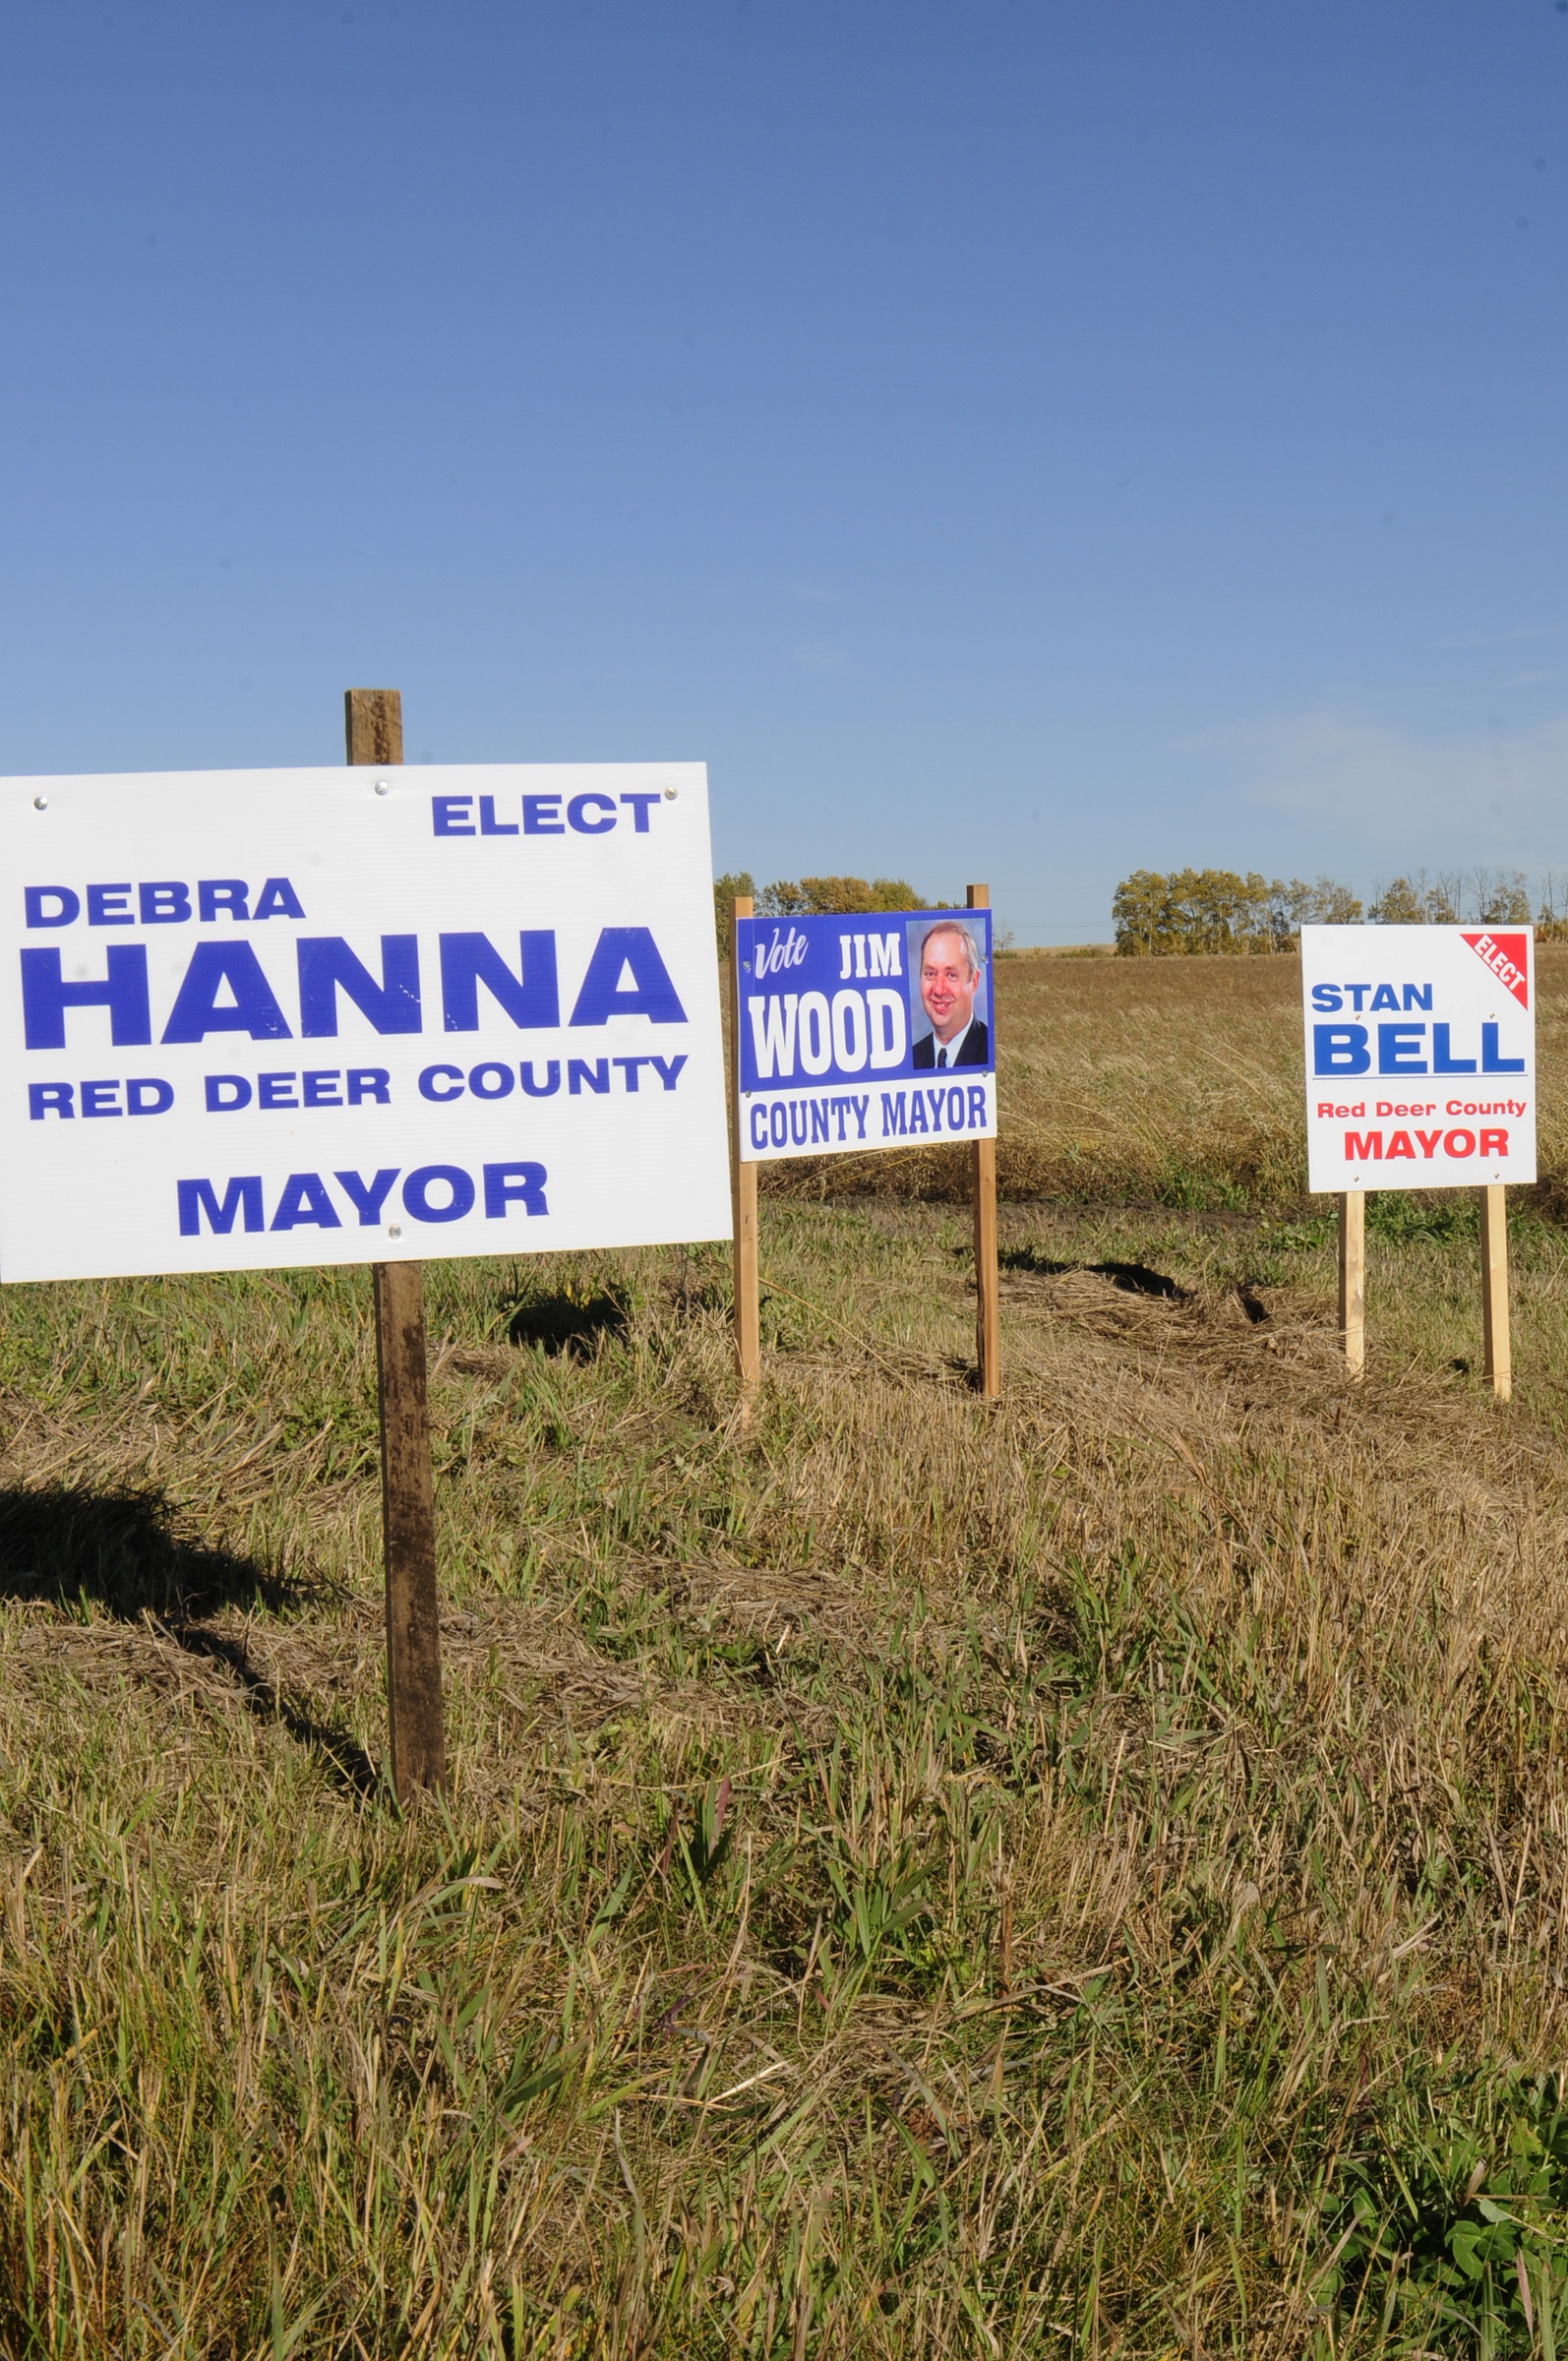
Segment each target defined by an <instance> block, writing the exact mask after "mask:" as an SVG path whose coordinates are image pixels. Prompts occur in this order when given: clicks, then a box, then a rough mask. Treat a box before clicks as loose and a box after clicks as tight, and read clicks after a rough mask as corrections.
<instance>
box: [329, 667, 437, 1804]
mask: <svg viewBox="0 0 1568 2361" xmlns="http://www.w3.org/2000/svg"><path fill="white" fill-rule="evenodd" d="M343 717H344V724H345V728H346V732H347V738H348V759H349V761H350V762H359V763H374V764H376V765H378V766H382V765H385V766H387V767H389V768H390V767H391V766H392V764H394V763H399V762H401V760H402V758H403V706H402V697H401V696H400V695H399V693H398V692H397V690H395V689H350V690H348V691H347V692H346V693H345V695H344V697H343ZM373 1269H374V1277H375V1283H376V1385H377V1393H378V1395H379V1397H380V1403H381V1507H382V1533H383V1537H384V1545H385V1551H386V1561H387V1709H388V1722H389V1727H390V1733H391V1739H392V1787H393V1789H394V1791H395V1793H396V1796H397V1800H398V1802H399V1803H407V1802H408V1801H409V1800H410V1798H411V1797H412V1795H413V1793H414V1790H415V1789H416V1788H418V1787H441V1786H445V1785H446V1781H447V1733H446V1726H445V1722H444V1718H443V1713H442V1702H441V1623H440V1616H439V1610H438V1602H437V1594H436V1500H435V1488H434V1484H433V1483H432V1479H431V1473H430V1407H429V1401H428V1397H427V1394H426V1372H425V1292H424V1274H423V1272H422V1270H421V1268H420V1266H419V1264H418V1263H417V1262H378V1263H376V1264H375V1265H374V1266H373Z"/></svg>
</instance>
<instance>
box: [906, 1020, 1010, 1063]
mask: <svg viewBox="0 0 1568 2361" xmlns="http://www.w3.org/2000/svg"><path fill="white" fill-rule="evenodd" d="M915 1063H916V1064H917V1065H919V1066H927V1065H930V1066H935V1063H936V1036H935V1033H926V1034H923V1035H922V1037H921V1039H920V1040H919V1041H917V1042H916V1044H915ZM953 1063H954V1065H989V1064H990V1063H991V1034H990V1031H989V1030H988V1028H987V1027H986V1026H985V1025H983V1024H982V1023H981V1021H980V1019H979V1017H978V1016H977V1017H976V1018H975V1020H974V1023H973V1024H972V1025H971V1026H970V1028H969V1030H968V1032H967V1033H966V1034H965V1035H964V1038H963V1040H962V1041H961V1042H960V1044H959V1047H958V1055H957V1057H956V1058H955V1059H953Z"/></svg>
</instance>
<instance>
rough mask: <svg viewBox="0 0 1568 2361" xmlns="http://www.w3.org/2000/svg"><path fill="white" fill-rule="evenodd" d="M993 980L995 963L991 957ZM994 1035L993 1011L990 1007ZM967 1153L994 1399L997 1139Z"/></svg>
mask: <svg viewBox="0 0 1568 2361" xmlns="http://www.w3.org/2000/svg"><path fill="white" fill-rule="evenodd" d="M969 907H970V909H971V910H989V909H990V908H991V887H990V886H989V885H971V886H970V888H969ZM991 973H992V979H993V983H995V974H996V963H995V960H993V961H992V967H991ZM991 1024H992V1035H993V1039H995V1027H996V1011H995V1007H993V1008H992V1011H991ZM970 1154H971V1156H972V1158H973V1163H974V1195H975V1366H976V1379H977V1382H978V1384H979V1387H980V1391H981V1393H982V1394H983V1395H984V1396H985V1398H986V1400H987V1401H988V1402H995V1400H996V1399H997V1398H998V1397H999V1395H1000V1393H1001V1282H1000V1276H999V1272H998V1268H997V1261H996V1143H995V1140H994V1139H977V1140H976V1141H975V1142H974V1144H973V1146H972V1148H971V1150H970Z"/></svg>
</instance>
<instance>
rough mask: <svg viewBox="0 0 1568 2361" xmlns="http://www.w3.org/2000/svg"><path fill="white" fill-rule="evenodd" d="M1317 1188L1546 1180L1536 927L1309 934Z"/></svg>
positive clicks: (1312, 1145) (1310, 1082)
mask: <svg viewBox="0 0 1568 2361" xmlns="http://www.w3.org/2000/svg"><path fill="white" fill-rule="evenodd" d="M1301 999H1302V1006H1303V1010H1304V1015H1305V1024H1306V1140H1307V1174H1308V1185H1309V1186H1310V1187H1312V1188H1314V1189H1334V1190H1338V1189H1345V1188H1475V1187H1478V1186H1480V1185H1482V1184H1484V1183H1487V1182H1493V1181H1534V1180H1535V1178H1536V954H1535V937H1534V934H1533V931H1532V930H1531V929H1530V928H1529V927H1490V928H1488V927H1303V928H1302V929H1301Z"/></svg>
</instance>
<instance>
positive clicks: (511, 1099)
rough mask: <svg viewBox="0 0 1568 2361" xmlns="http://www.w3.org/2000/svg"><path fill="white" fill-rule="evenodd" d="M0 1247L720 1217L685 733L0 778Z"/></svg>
mask: <svg viewBox="0 0 1568 2361" xmlns="http://www.w3.org/2000/svg"><path fill="white" fill-rule="evenodd" d="M0 836H3V875H4V877H5V879H6V884H5V887H4V896H3V900H0V910H3V913H4V917H3V925H4V929H5V932H6V934H7V935H8V936H9V938H10V939H9V940H7V941H5V942H4V943H3V944H0V1107H3V1110H4V1130H3V1133H0V1141H3V1144H0V1279H3V1280H17V1279H65V1278H99V1277H111V1276H115V1275H119V1274H132V1273H137V1272H164V1271H205V1270H246V1269H257V1268H262V1267H265V1266H268V1265H278V1264H294V1263H337V1262H387V1261H395V1260H397V1259H399V1258H401V1257H408V1258H417V1259H423V1258H427V1257H434V1256H437V1255H449V1254H516V1253H533V1252H539V1251H541V1250H548V1249H554V1248H558V1247H579V1246H602V1245H651V1244H658V1243H662V1242H666V1241H690V1240H696V1239H721V1238H728V1237H729V1235H730V1195H729V1155H728V1143H727V1137H726V1128H727V1126H726V1117H725V1098H724V1064H723V1050H722V1040H721V1031H720V1020H719V999H718V967H717V959H716V954H715V946H714V938H713V904H712V885H711V876H712V871H711V859H710V853H709V843H708V812H707V780H706V774H705V772H704V770H703V768H702V766H701V765H700V764H699V763H615V764H570V765H569V764H538V765H528V766H523V765H520V764H496V765H486V766H484V767H483V768H473V767H466V768H461V769H456V768H447V767H437V766H435V765H431V766H421V767H420V768H418V769H409V770H403V769H397V768H389V769H374V768H370V767H366V768H348V767H346V766H345V767H344V768H341V769H338V768H335V767H334V768H332V769H330V770H259V771H212V772H204V771H184V772H172V773H170V772H158V773H148V774H144V775H140V776H137V775H130V776H122V777H95V778H36V779H6V780H0Z"/></svg>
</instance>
